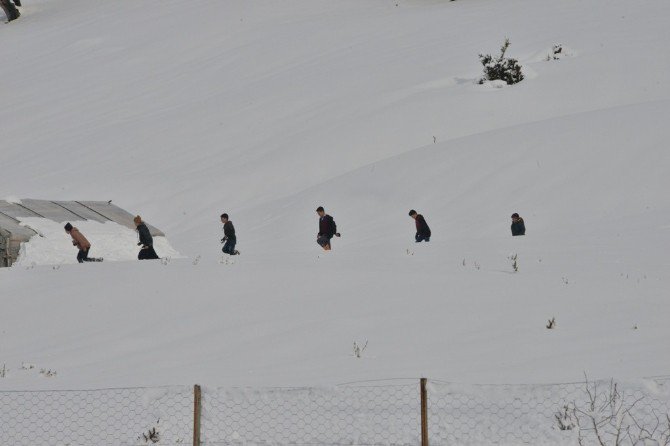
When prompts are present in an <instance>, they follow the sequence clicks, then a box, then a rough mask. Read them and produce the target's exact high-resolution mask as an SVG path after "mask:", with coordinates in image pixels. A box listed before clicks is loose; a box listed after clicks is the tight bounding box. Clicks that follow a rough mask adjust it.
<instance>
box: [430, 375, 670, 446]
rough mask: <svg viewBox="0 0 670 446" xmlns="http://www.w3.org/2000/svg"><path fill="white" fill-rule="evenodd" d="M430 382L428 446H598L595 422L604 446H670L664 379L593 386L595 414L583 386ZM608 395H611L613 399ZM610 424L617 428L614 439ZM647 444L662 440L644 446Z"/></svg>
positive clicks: (669, 391) (668, 390)
mask: <svg viewBox="0 0 670 446" xmlns="http://www.w3.org/2000/svg"><path fill="white" fill-rule="evenodd" d="M429 383H430V384H429V388H428V426H429V438H430V444H431V445H435V446H437V445H463V446H468V445H477V446H482V445H519V444H532V445H537V444H544V445H557V446H558V445H577V444H579V438H580V437H581V438H582V443H583V444H584V445H597V444H600V443H599V441H598V439H597V437H596V432H595V430H594V427H593V421H594V420H595V421H596V422H597V423H598V429H599V432H598V433H599V434H600V436H601V439H602V440H603V441H604V442H605V444H607V445H618V446H625V445H647V444H655V445H664V444H670V430H669V429H670V419H668V418H667V416H668V414H670V379H654V380H647V381H645V382H644V383H632V384H625V385H619V384H618V385H616V388H614V387H611V386H612V385H613V384H614V383H613V382H612V381H596V382H591V383H589V384H588V389H589V392H591V395H592V396H593V401H594V403H595V404H594V405H593V407H591V398H590V396H589V393H588V392H587V390H586V389H587V387H586V386H587V384H586V383H573V384H553V385H463V384H452V383H445V382H440V381H429ZM612 391H616V395H617V396H616V397H615V398H614V399H613V400H612V397H613V396H614V393H612ZM615 411H616V413H614V412H615ZM591 415H592V416H593V417H591ZM612 416H613V418H611V417H612ZM616 423H621V424H620V425H621V426H622V429H621V430H620V431H619V433H621V434H622V435H621V436H620V438H619V439H618V440H616V439H615V436H616V434H617V426H616ZM640 427H644V429H645V430H647V432H646V433H645V432H643V431H642V430H641V429H640ZM645 437H646V438H647V439H649V438H654V439H656V440H661V441H659V442H658V443H655V442H651V441H649V442H648V443H645V441H644V438H645ZM663 440H667V441H668V443H665V442H664V441H663Z"/></svg>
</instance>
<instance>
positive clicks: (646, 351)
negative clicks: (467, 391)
mask: <svg viewBox="0 0 670 446" xmlns="http://www.w3.org/2000/svg"><path fill="white" fill-rule="evenodd" d="M25 3H26V5H25V7H24V8H22V14H23V15H22V16H21V18H20V19H19V20H17V21H14V22H12V23H10V24H8V25H4V26H1V27H0V37H1V38H2V39H1V40H2V42H3V43H2V46H0V60H2V63H1V65H0V72H2V74H3V76H2V89H1V90H0V104H2V107H0V135H1V136H0V159H2V163H1V164H0V165H1V166H2V179H3V181H2V182H0V198H5V197H26V198H41V199H53V200H56V199H58V200H70V199H76V200H106V199H113V200H114V202H115V203H119V205H120V206H123V207H124V208H125V209H128V210H129V211H130V212H133V213H139V214H141V215H142V216H143V217H146V218H147V219H148V220H150V221H151V222H152V223H155V224H156V226H158V227H160V228H161V229H163V230H164V231H165V232H166V234H167V237H168V239H169V240H170V242H171V243H172V246H174V248H175V249H176V250H177V251H178V252H180V253H181V254H183V255H185V256H188V258H184V259H172V261H170V262H167V261H166V262H143V263H138V262H135V261H119V262H104V263H101V264H87V265H64V266H62V267H53V266H51V265H37V266H32V264H26V263H23V264H20V265H17V266H16V267H14V268H10V269H3V270H0V293H1V294H0V309H1V311H0V333H1V335H0V364H2V363H4V364H7V367H8V368H9V369H10V371H9V373H8V374H7V377H5V378H4V379H0V388H4V389H12V388H17V389H27V388H46V387H54V388H57V387H62V388H65V387H67V388H83V387H90V386H102V385H104V386H112V385H114V386H116V385H119V386H120V385H156V384H188V383H193V382H202V383H207V384H209V385H262V386H267V385H311V384H333V383H339V382H348V381H354V380H360V379H376V378H397V377H416V376H419V375H422V376H430V377H434V378H441V379H445V380H450V381H456V382H458V381H461V382H517V383H523V382H555V381H574V380H578V379H580V378H581V377H582V373H583V372H584V371H586V372H587V373H588V374H589V375H590V376H593V377H609V376H616V377H620V378H624V379H636V378H640V377H644V376H650V375H662V374H667V373H670V358H668V356H667V354H666V350H667V339H668V336H670V328H669V327H668V325H667V323H666V322H665V321H666V319H667V313H668V311H669V310H670V304H669V303H668V302H667V289H668V281H669V280H670V274H669V273H668V267H669V266H670V263H669V262H668V261H667V260H666V249H665V248H666V246H668V242H670V223H668V222H669V221H670V198H669V197H668V194H667V189H668V186H669V185H670V180H668V175H667V172H668V171H670V152H669V151H668V147H667V141H668V140H669V138H670V128H669V127H668V125H667V122H668V121H669V119H668V118H670V113H669V112H668V107H669V106H670V84H669V83H668V78H667V72H668V69H669V68H670V60H669V59H668V57H667V48H666V46H667V42H668V41H669V39H670V31H668V29H669V28H668V27H667V21H668V17H670V3H669V2H667V1H665V0H650V1H646V2H643V4H641V3H636V2H631V1H629V0H591V1H589V2H584V1H580V0H563V1H561V2H556V1H551V0H458V1H456V2H449V1H439V0H433V1H427V0H426V1H420V0H413V1H407V0H394V1H387V0H366V1H361V0H342V1H337V2H331V1H326V0H289V1H283V2H275V1H248V0H226V1H208V0H198V1H193V2H190V3H189V4H188V5H187V7H185V5H184V3H183V2H178V1H175V0H161V1H159V0H144V1H141V2H137V1H130V0H119V1H116V2H105V1H91V0H68V1H63V0H34V1H33V0H31V1H27V0H26V2H25ZM505 37H509V38H510V40H511V42H512V45H511V47H510V50H509V52H510V55H511V56H512V57H515V58H518V59H519V61H520V63H521V64H522V65H523V67H524V68H523V69H524V73H525V75H526V79H525V80H524V81H523V82H521V83H520V84H517V85H515V86H511V87H505V88H492V87H491V86H488V85H478V84H477V83H476V80H477V78H478V77H479V76H480V75H481V65H480V64H479V62H478V57H477V55H478V54H479V53H482V52H485V53H489V52H491V53H493V52H496V51H497V50H498V48H499V47H500V45H501V44H502V42H503V40H504V38H505ZM555 44H562V45H563V48H564V49H565V50H564V53H563V54H564V55H563V57H562V58H561V60H551V61H547V60H546V58H547V54H548V53H549V52H550V51H551V49H552V46H553V45H555ZM319 205H323V206H324V207H325V208H326V210H327V211H328V212H330V213H331V214H332V215H333V216H334V217H335V220H336V221H337V224H338V227H339V229H340V231H341V232H342V238H340V239H336V240H335V241H334V250H333V251H332V252H329V253H324V252H323V251H321V250H320V248H319V247H318V246H317V245H316V243H315V234H316V232H317V217H316V214H315V212H314V210H315V208H316V207H317V206H319ZM410 208H414V209H417V210H418V211H419V212H421V213H423V214H424V215H425V217H426V219H427V221H428V223H429V225H430V226H431V229H432V230H433V238H432V240H431V242H430V243H429V244H422V245H415V244H414V243H413V235H414V222H413V221H412V220H411V219H410V218H409V217H408V216H407V211H408V210H409V209H410ZM222 212H228V213H229V214H230V215H231V219H232V221H233V222H234V223H235V226H236V229H237V233H238V249H240V251H242V256H240V257H237V258H232V259H223V260H222V258H221V253H220V244H219V239H220V238H221V237H222V233H221V228H220V226H221V225H220V223H219V215H220V214H221V213H222ZM513 212H519V213H520V214H521V215H522V216H523V217H524V218H525V219H526V225H527V228H528V230H527V235H526V237H524V238H514V239H513V238H512V237H511V236H510V233H509V224H510V221H509V216H510V215H511V214H512V213H513ZM53 234H54V236H56V235H57V231H55V230H54V232H53ZM62 237H63V239H64V240H65V245H67V248H68V249H70V251H68V252H67V253H66V255H68V256H71V257H74V255H75V254H76V253H75V252H73V251H72V248H71V247H70V246H69V245H68V243H69V241H68V240H67V235H66V234H64V233H63V234H62ZM130 238H131V237H128V240H129V241H128V243H131V242H132V241H131V240H130ZM124 240H125V239H124ZM119 242H121V241H119ZM57 243H60V244H63V240H60V241H58V242H57ZM122 243H126V242H122ZM37 248H38V247H37ZM132 248H134V246H132ZM98 249H99V250H100V251H104V250H105V247H104V244H102V245H99V248H98ZM109 249H110V250H113V249H116V247H114V248H112V247H110V248H109ZM157 249H158V248H157ZM159 254H162V255H169V253H165V252H163V253H161V252H160V250H159ZM512 254H516V255H517V258H518V265H519V271H518V272H516V273H515V272H514V271H513V269H512V266H511V263H510V260H509V259H508V257H509V256H510V255H512ZM92 255H95V256H103V257H108V256H107V255H106V253H105V252H99V251H96V252H95V253H92ZM126 257H127V255H126V254H124V255H123V256H122V257H120V258H119V259H118V260H122V258H126ZM46 260H47V261H45V262H44V263H53V262H49V261H48V259H46ZM111 260H114V259H113V256H112V258H111ZM56 263H59V262H56ZM552 317H555V319H556V322H557V327H556V328H555V329H554V330H547V329H546V328H545V324H546V322H547V320H548V319H550V318H552ZM366 340H367V341H368V347H367V349H366V350H365V352H364V354H363V357H362V358H360V359H359V358H356V357H355V356H354V355H353V354H352V343H353V342H354V341H357V342H359V343H364V342H365V341H366ZM23 362H28V363H31V364H36V365H38V366H39V367H47V368H49V369H55V370H57V371H58V375H57V378H55V379H50V380H45V379H44V378H43V377H42V376H40V375H39V374H34V373H31V372H30V371H25V370H21V364H22V363H23Z"/></svg>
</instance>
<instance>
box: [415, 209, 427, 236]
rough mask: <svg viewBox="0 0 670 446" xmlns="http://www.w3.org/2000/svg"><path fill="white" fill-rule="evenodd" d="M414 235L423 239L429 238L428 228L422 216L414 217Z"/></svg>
mask: <svg viewBox="0 0 670 446" xmlns="http://www.w3.org/2000/svg"><path fill="white" fill-rule="evenodd" d="M415 222H416V235H422V236H424V237H430V228H429V227H428V223H426V219H425V218H423V215H421V214H419V215H417V216H416V220H415Z"/></svg>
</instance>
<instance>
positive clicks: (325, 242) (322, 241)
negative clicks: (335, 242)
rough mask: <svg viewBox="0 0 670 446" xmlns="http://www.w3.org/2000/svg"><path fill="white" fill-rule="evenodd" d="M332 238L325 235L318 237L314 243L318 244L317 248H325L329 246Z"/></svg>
mask: <svg viewBox="0 0 670 446" xmlns="http://www.w3.org/2000/svg"><path fill="white" fill-rule="evenodd" d="M332 238H333V237H332V236H330V237H328V236H327V235H320V236H318V237H317V238H316V242H317V243H318V244H319V246H321V247H322V248H325V247H326V246H327V245H330V240H331V239H332Z"/></svg>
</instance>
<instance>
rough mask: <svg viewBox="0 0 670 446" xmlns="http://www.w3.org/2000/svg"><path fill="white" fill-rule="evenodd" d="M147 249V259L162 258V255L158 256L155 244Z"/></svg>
mask: <svg viewBox="0 0 670 446" xmlns="http://www.w3.org/2000/svg"><path fill="white" fill-rule="evenodd" d="M146 251H147V259H149V260H157V259H160V257H158V254H156V250H155V249H154V247H153V246H150V247H148V248H147V249H146Z"/></svg>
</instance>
